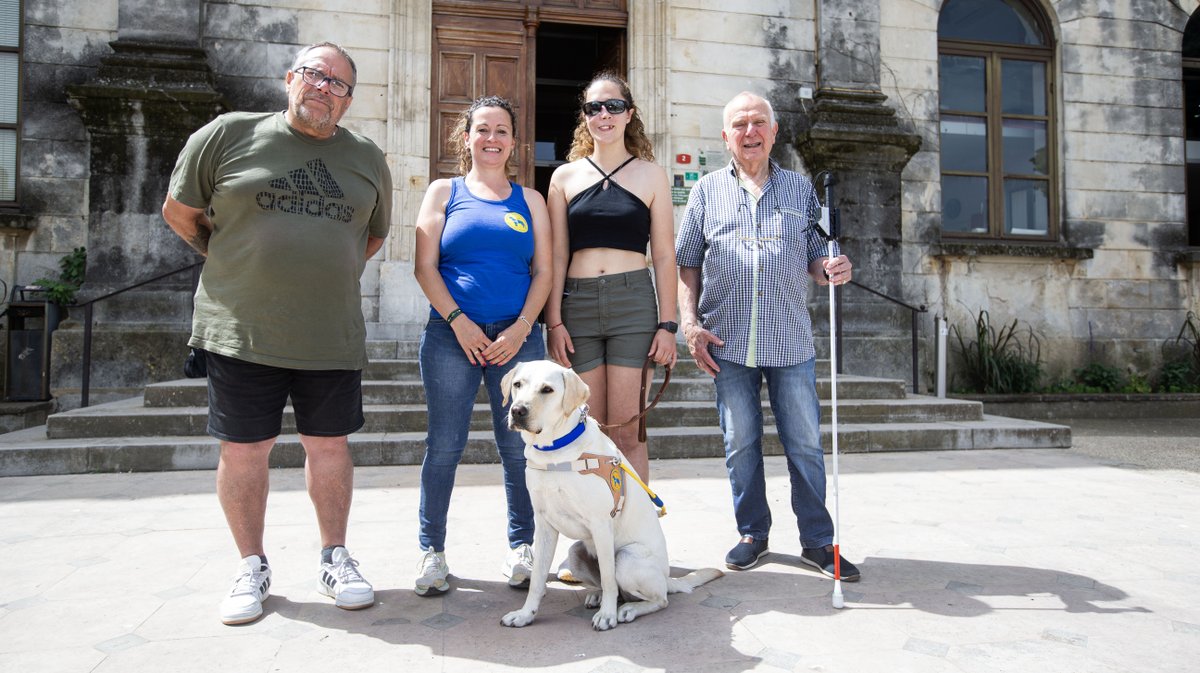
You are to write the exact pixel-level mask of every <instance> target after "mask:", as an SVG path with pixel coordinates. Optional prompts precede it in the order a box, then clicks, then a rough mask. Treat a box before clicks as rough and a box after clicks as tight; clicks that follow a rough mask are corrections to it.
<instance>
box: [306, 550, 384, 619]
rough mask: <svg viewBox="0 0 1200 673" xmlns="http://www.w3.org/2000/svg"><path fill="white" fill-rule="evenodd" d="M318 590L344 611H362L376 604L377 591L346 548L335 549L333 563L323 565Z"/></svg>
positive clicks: (318, 579)
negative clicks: (365, 577)
mask: <svg viewBox="0 0 1200 673" xmlns="http://www.w3.org/2000/svg"><path fill="white" fill-rule="evenodd" d="M317 589H318V590H319V591H320V592H321V593H323V594H325V595H326V596H329V597H331V598H333V602H334V604H335V605H337V606H338V607H339V608H341V609H343V610H361V609H363V608H369V607H371V606H372V605H374V604H375V589H373V588H372V587H371V583H370V582H368V581H367V580H366V579H364V578H363V576H362V573H360V572H358V561H355V560H354V559H352V558H350V552H348V551H346V548H345V547H336V548H334V550H333V563H322V564H321V572H320V573H318V574H317Z"/></svg>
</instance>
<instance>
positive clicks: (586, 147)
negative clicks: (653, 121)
mask: <svg viewBox="0 0 1200 673" xmlns="http://www.w3.org/2000/svg"><path fill="white" fill-rule="evenodd" d="M597 82H612V83H613V84H616V85H617V88H618V89H620V90H621V97H622V98H624V99H625V101H626V102H627V103H629V109H630V110H633V116H632V117H630V118H629V123H628V124H626V125H625V149H626V150H628V151H629V153H630V154H632V155H633V156H635V157H637V158H639V159H645V160H646V161H654V145H652V144H651V143H650V139H649V138H647V137H646V125H645V124H643V123H642V116H641V115H640V114H638V108H637V106H636V105H635V104H634V102H633V94H632V93H630V91H629V84H627V83H626V82H625V80H623V79H621V77H620V76H619V75H617V73H615V72H612V71H611V70H606V71H603V72H600V73H597V74H596V76H595V77H593V78H592V81H590V82H588V84H587V86H585V87H583V91H582V92H581V93H580V94H579V105H580V110H579V123H578V124H576V125H575V137H574V138H573V139H572V140H571V151H570V152H568V153H567V161H576V160H578V159H582V158H584V157H590V156H591V155H592V152H593V151H594V150H595V149H596V141H595V140H594V139H593V138H592V134H591V132H590V131H588V125H587V115H585V114H583V104H584V103H586V102H587V101H585V100H584V96H585V95H586V94H587V91H588V89H590V88H592V86H593V85H595V84H596V83H597Z"/></svg>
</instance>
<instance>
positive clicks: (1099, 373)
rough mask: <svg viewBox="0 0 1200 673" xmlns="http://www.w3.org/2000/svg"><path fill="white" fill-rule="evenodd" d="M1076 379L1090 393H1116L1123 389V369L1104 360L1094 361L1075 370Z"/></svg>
mask: <svg viewBox="0 0 1200 673" xmlns="http://www.w3.org/2000/svg"><path fill="white" fill-rule="evenodd" d="M1075 380H1076V381H1078V382H1079V383H1080V384H1082V385H1083V386H1084V388H1085V390H1084V391H1083V392H1088V393H1115V392H1117V391H1118V390H1120V389H1121V370H1119V369H1117V368H1116V367H1113V366H1110V365H1106V364H1104V363H1102V362H1092V363H1090V364H1088V365H1087V366H1086V367H1082V368H1080V369H1076V370H1075Z"/></svg>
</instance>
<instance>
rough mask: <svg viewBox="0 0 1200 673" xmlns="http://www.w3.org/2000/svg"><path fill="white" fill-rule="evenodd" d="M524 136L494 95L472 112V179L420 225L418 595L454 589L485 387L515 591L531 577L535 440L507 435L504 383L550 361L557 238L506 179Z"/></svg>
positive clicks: (466, 117)
mask: <svg viewBox="0 0 1200 673" xmlns="http://www.w3.org/2000/svg"><path fill="white" fill-rule="evenodd" d="M515 131H516V116H515V115H514V114H513V109H512V106H511V105H510V104H509V102H508V101H506V100H504V99H503V98H499V97H496V96H486V97H483V98H480V99H478V100H476V101H475V102H474V103H472V104H471V106H470V107H469V108H468V109H467V110H466V111H465V112H463V114H462V115H461V116H460V117H459V120H458V125H457V126H456V127H455V129H454V130H453V131H452V132H451V134H450V139H449V143H450V145H451V146H452V147H454V148H456V150H457V152H458V157H459V172H460V173H462V175H461V176H460V177H456V178H452V179H449V180H446V179H441V180H435V181H433V182H432V183H431V184H430V185H429V189H428V190H427V191H426V192H425V199H424V201H422V203H421V210H420V213H419V214H418V216H417V240H416V244H417V245H416V261H415V263H414V267H415V269H414V274H415V275H416V278H417V282H418V283H420V285H421V289H422V290H423V291H424V292H425V296H426V297H427V298H428V299H429V304H430V312H429V323H428V324H427V325H426V326H425V331H424V332H423V333H422V335H421V347H420V361H421V382H422V383H423V384H424V386H425V398H426V404H427V405H428V409H429V435H428V437H427V438H426V440H425V459H424V461H423V463H422V465H421V511H420V530H419V534H418V542H419V544H420V548H421V557H420V561H419V562H418V564H417V578H416V582H415V586H414V591H416V593H417V594H419V595H422V596H428V595H436V594H440V593H443V592H445V591H446V590H447V589H449V588H450V585H449V583H448V581H447V575H448V574H449V572H450V569H449V566H448V565H447V563H446V516H447V512H448V511H449V508H450V493H451V491H452V490H453V489H454V476H455V473H456V471H457V468H458V463H459V460H460V459H461V458H462V453H463V449H465V448H466V445H467V435H468V432H469V431H470V429H471V412H472V410H473V408H474V405H475V397H476V395H477V394H478V392H479V385H480V383H481V382H482V383H483V384H484V385H485V387H486V388H487V393H488V400H489V402H490V403H491V410H492V430H493V433H494V434H495V438H496V448H497V451H498V452H499V454H500V462H501V464H502V465H503V469H504V490H505V494H506V495H507V497H508V543H509V551H508V552H507V555H506V557H505V562H504V565H503V572H504V574H505V575H507V576H508V578H509V579H508V583H509V584H510V585H513V586H522V585H527V584H528V583H529V575H530V573H531V571H532V569H533V555H532V544H533V505H532V504H531V503H530V501H529V492H528V491H527V490H526V488H525V453H524V452H525V442H524V440H522V439H521V435H520V433H517V432H513V431H511V430H509V429H508V425H507V420H506V417H507V413H508V411H507V409H506V408H505V407H504V404H503V402H502V400H503V395H502V394H501V391H500V381H501V379H502V378H504V375H505V374H506V373H508V372H509V370H511V369H512V368H513V367H515V366H516V365H517V364H518V363H520V362H526V361H529V360H540V359H542V358H544V357H545V354H546V350H545V344H544V342H543V341H542V332H541V329H540V327H539V326H535V324H534V321H536V320H537V315H538V313H539V312H540V311H541V310H542V306H543V304H545V301H546V295H547V294H548V293H549V291H550V285H551V276H552V273H551V254H550V245H551V243H550V240H551V239H550V226H549V216H548V214H547V212H546V202H545V200H543V199H542V196H541V195H540V194H538V193H537V192H536V191H534V190H532V189H526V188H523V187H521V186H520V185H516V184H513V183H512V182H509V180H508V165H509V163H510V160H511V158H512V152H513V144H514V133H515ZM535 327H537V328H536V329H535Z"/></svg>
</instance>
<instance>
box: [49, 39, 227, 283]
mask: <svg viewBox="0 0 1200 673" xmlns="http://www.w3.org/2000/svg"><path fill="white" fill-rule="evenodd" d="M111 46H112V48H113V54H112V55H111V56H107V57H105V58H104V59H102V61H101V65H100V69H99V72H98V75H97V77H96V79H95V80H93V81H92V82H89V83H86V84H79V85H75V86H71V87H68V90H67V95H68V97H69V100H70V102H71V105H72V106H73V107H74V108H75V109H76V110H77V111H78V112H79V115H80V116H81V117H82V118H83V122H84V125H85V126H86V128H87V130H88V133H89V135H90V137H91V166H90V168H91V176H90V180H89V189H88V196H89V200H90V203H89V206H90V207H89V211H90V214H89V216H88V242H87V249H88V262H89V263H88V276H87V285H86V287H85V292H84V293H83V298H84V299H86V298H88V297H94V296H97V295H99V294H103V293H104V292H106V291H111V290H112V289H116V288H118V287H122V286H125V285H128V284H131V283H134V282H136V281H138V280H141V279H144V278H149V277H151V276H155V275H158V274H160V273H164V272H166V271H169V270H171V269H174V268H179V267H182V266H185V265H187V264H190V263H192V262H194V261H196V257H195V253H193V252H192V251H191V249H190V248H188V247H187V246H186V245H185V244H184V243H183V242H182V241H180V240H179V239H178V237H177V236H175V234H174V233H173V232H172V231H171V230H170V228H168V227H167V225H166V224H165V223H164V222H163V221H162V217H161V215H160V211H161V209H162V203H163V198H164V197H165V196H166V193H167V183H168V181H169V179H170V175H171V170H172V169H173V168H174V166H175V159H176V157H177V156H178V154H179V151H180V150H181V149H182V148H183V144H184V142H185V141H186V140H187V138H188V136H189V135H191V133H192V132H193V131H195V130H196V129H197V128H199V127H201V126H203V125H204V124H205V123H207V122H208V121H209V120H211V119H212V118H213V117H215V116H217V115H218V114H220V113H221V112H224V111H225V110H226V109H227V105H226V104H225V102H224V99H223V98H222V96H221V94H220V93H218V92H217V91H216V90H215V89H214V88H213V83H212V73H211V71H210V70H209V67H208V63H207V61H206V59H205V56H204V50H202V49H200V48H198V47H188V46H180V45H173V44H161V43H153V42H142V41H134V40H117V41H115V42H112V43H111ZM186 281H187V277H186V275H185V276H181V278H180V280H179V282H180V283H186Z"/></svg>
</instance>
